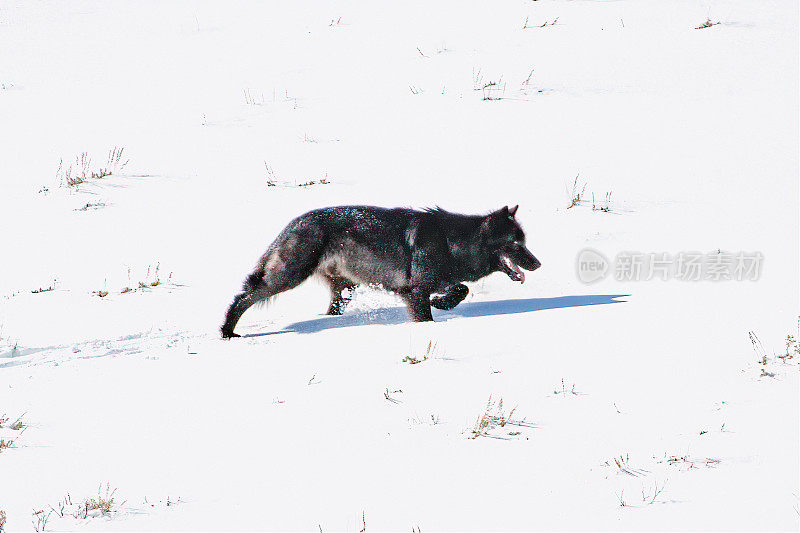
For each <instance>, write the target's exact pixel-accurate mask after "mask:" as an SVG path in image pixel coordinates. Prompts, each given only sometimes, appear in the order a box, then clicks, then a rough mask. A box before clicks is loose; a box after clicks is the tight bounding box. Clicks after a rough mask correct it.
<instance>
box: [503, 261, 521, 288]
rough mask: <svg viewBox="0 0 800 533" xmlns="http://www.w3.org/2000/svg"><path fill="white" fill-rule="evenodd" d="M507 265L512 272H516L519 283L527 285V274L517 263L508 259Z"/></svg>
mask: <svg viewBox="0 0 800 533" xmlns="http://www.w3.org/2000/svg"><path fill="white" fill-rule="evenodd" d="M506 264H507V265H508V267H509V268H510V269H511V270H513V271H514V273H515V274H517V275H518V276H519V282H520V283H525V272H523V271H522V270H520V269H519V267H518V266H517V265H516V263H514V261H512V260H511V259H509V258H506Z"/></svg>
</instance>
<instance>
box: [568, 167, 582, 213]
mask: <svg viewBox="0 0 800 533" xmlns="http://www.w3.org/2000/svg"><path fill="white" fill-rule="evenodd" d="M580 176H581V174H580V172H579V173H578V175H577V176H575V179H574V180H573V181H572V190H571V191H570V192H569V198H570V201H569V205H568V206H567V209H571V208H573V207H575V206H576V205H579V204H580V203H581V202H582V201H583V195H584V193H585V192H586V182H585V181H584V182H583V186H581V185H579V184H578V179H579V178H580Z"/></svg>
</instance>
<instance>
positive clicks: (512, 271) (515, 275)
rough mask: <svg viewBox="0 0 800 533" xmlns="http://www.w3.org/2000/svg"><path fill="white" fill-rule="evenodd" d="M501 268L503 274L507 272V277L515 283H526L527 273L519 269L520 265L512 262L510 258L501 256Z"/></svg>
mask: <svg viewBox="0 0 800 533" xmlns="http://www.w3.org/2000/svg"><path fill="white" fill-rule="evenodd" d="M500 267H501V268H502V269H503V272H505V273H506V275H507V276H508V277H509V278H511V279H512V280H513V281H519V282H520V283H525V273H524V272H523V271H522V270H521V269H520V268H519V265H517V264H516V263H515V262H514V261H512V260H511V259H510V258H509V257H508V256H506V255H501V256H500Z"/></svg>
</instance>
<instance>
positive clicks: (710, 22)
mask: <svg viewBox="0 0 800 533" xmlns="http://www.w3.org/2000/svg"><path fill="white" fill-rule="evenodd" d="M717 24H720V22H719V21H717V22H712V21H711V19H710V18H708V19H706V21H705V22H704V23H702V24H700V25H699V26H698V27H696V28H695V29H696V30H702V29H705V28H710V27H711V26H716V25H717Z"/></svg>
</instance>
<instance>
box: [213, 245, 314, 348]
mask: <svg viewBox="0 0 800 533" xmlns="http://www.w3.org/2000/svg"><path fill="white" fill-rule="evenodd" d="M296 242H297V240H295V241H294V243H295V244H296ZM307 242H308V245H309V246H310V245H311V244H315V243H312V242H311V241H310V239H309V241H307ZM318 263H319V254H318V253H312V254H309V253H307V250H304V249H302V248H299V247H297V246H284V247H283V248H280V247H277V246H273V248H272V249H270V250H269V251H268V252H267V254H266V255H265V256H264V258H263V260H262V262H261V263H260V265H263V266H259V268H257V269H256V271H255V272H253V273H252V274H250V276H248V278H247V280H246V281H245V283H244V287H243V291H242V292H241V293H239V294H237V295H236V296H235V297H234V299H233V302H232V303H231V305H230V306H229V307H228V311H227V313H225V323H224V324H223V325H222V327H221V328H220V332H221V333H222V338H224V339H229V338H231V337H238V336H239V335H237V334H236V333H234V332H233V329H234V328H235V327H236V323H237V322H239V319H240V318H241V317H242V315H243V314H244V312H245V311H247V310H248V309H249V308H250V307H251V306H252V305H253V304H256V303H258V302H263V301H264V300H266V299H268V298H271V297H273V296H275V295H276V294H278V293H281V292H284V291H288V290H289V289H293V288H295V287H297V286H298V285H300V284H301V283H302V282H303V281H305V280H306V279H307V278H308V277H309V276H311V274H313V273H314V269H316V268H317V264H318Z"/></svg>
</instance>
